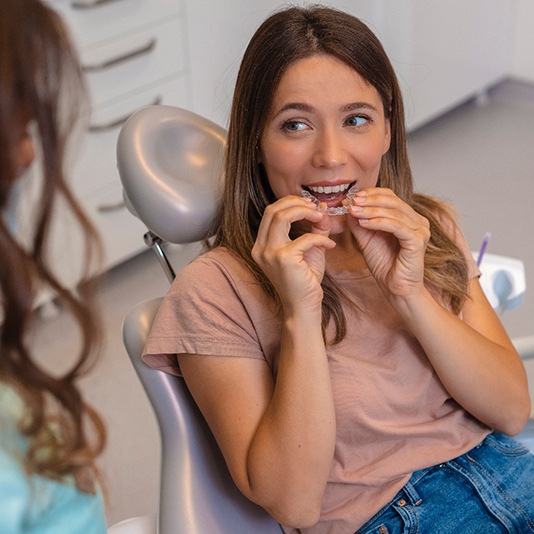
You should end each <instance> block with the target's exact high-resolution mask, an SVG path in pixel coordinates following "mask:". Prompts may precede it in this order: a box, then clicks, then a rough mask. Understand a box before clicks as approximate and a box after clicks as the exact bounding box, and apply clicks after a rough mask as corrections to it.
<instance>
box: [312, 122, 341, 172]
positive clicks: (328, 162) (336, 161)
mask: <svg viewBox="0 0 534 534" xmlns="http://www.w3.org/2000/svg"><path fill="white" fill-rule="evenodd" d="M345 143H346V140H345V139H344V137H343V133H342V132H337V131H335V130H334V129H326V130H325V131H323V132H322V133H321V135H319V136H318V137H317V141H316V143H315V151H314V155H313V164H314V166H316V167H326V168H331V167H337V166H338V165H344V164H345V163H346V162H347V149H346V146H345Z"/></svg>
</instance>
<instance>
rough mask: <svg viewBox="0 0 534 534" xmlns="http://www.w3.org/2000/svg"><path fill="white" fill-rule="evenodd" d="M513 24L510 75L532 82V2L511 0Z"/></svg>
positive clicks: (533, 11)
mask: <svg viewBox="0 0 534 534" xmlns="http://www.w3.org/2000/svg"><path fill="white" fill-rule="evenodd" d="M513 3H514V10H515V24H514V28H513V48H512V57H511V61H510V75H511V76H512V77H513V78H517V79H518V80H522V81H525V82H528V83H534V55H533V51H534V32H533V31H532V25H533V24H534V2H533V1H532V0H513Z"/></svg>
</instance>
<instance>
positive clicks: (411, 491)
mask: <svg viewBox="0 0 534 534" xmlns="http://www.w3.org/2000/svg"><path fill="white" fill-rule="evenodd" d="M402 490H403V492H404V494H405V495H406V498H407V499H408V501H409V502H410V503H411V504H413V505H414V506H418V505H419V504H421V503H422V502H423V499H421V497H420V496H419V493H417V491H416V489H415V487H414V485H413V484H412V483H411V482H409V481H408V482H407V483H406V485H405V486H404V488H402ZM401 500H402V499H401ZM404 504H406V503H404ZM401 506H402V505H401Z"/></svg>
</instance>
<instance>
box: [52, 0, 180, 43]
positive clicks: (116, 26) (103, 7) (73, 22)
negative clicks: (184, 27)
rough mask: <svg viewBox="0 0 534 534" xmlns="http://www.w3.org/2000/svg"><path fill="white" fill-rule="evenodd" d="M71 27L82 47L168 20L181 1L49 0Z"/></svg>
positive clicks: (177, 9)
mask: <svg viewBox="0 0 534 534" xmlns="http://www.w3.org/2000/svg"><path fill="white" fill-rule="evenodd" d="M48 3H49V4H50V5H51V6H52V7H53V8H54V9H56V10H57V11H58V12H59V13H60V14H61V15H62V17H63V18H64V19H65V21H66V22H67V25H68V26H69V27H70V31H71V33H72V37H73V39H74V41H75V42H76V44H77V46H78V48H79V49H83V48H85V47H86V46H89V45H93V44H95V43H99V42H102V41H105V40H107V39H113V38H115V37H117V36H119V35H121V34H125V33H128V32H130V31H132V30H135V29H137V28H142V27H144V26H148V25H150V24H153V23H154V22H157V21H159V20H165V19H166V18H167V17H169V16H172V15H175V14H177V13H180V12H181V11H182V2H181V1H180V0H48Z"/></svg>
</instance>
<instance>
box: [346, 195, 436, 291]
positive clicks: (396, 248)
mask: <svg viewBox="0 0 534 534" xmlns="http://www.w3.org/2000/svg"><path fill="white" fill-rule="evenodd" d="M348 224H349V228H350V230H351V232H352V234H353V235H354V238H355V239H356V242H357V244H358V247H359V248H360V250H361V252H362V254H363V257H364V259H365V262H366V263H367V266H368V268H369V270H370V271H371V273H372V274H373V276H374V277H375V279H376V281H377V282H378V284H379V285H380V287H381V289H382V291H383V292H384V294H385V295H386V297H387V298H388V299H389V300H392V299H393V300H395V299H396V298H398V297H400V298H403V297H408V296H409V295H411V294H414V293H417V292H419V291H421V290H422V289H423V287H424V286H423V281H424V256H425V250H426V246H427V243H428V240H429V238H430V229H429V223H428V220H427V219H426V218H424V217H422V216H421V215H419V214H418V213H417V212H415V211H414V210H413V209H412V208H411V207H410V206H409V205H408V204H406V202H404V201H403V200H401V199H400V198H399V197H398V196H397V195H395V193H393V191H391V190H390V189H385V188H381V187H374V188H369V189H364V190H362V191H359V192H358V193H357V194H356V196H355V197H354V200H353V204H352V206H351V209H350V210H349V215H348Z"/></svg>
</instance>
